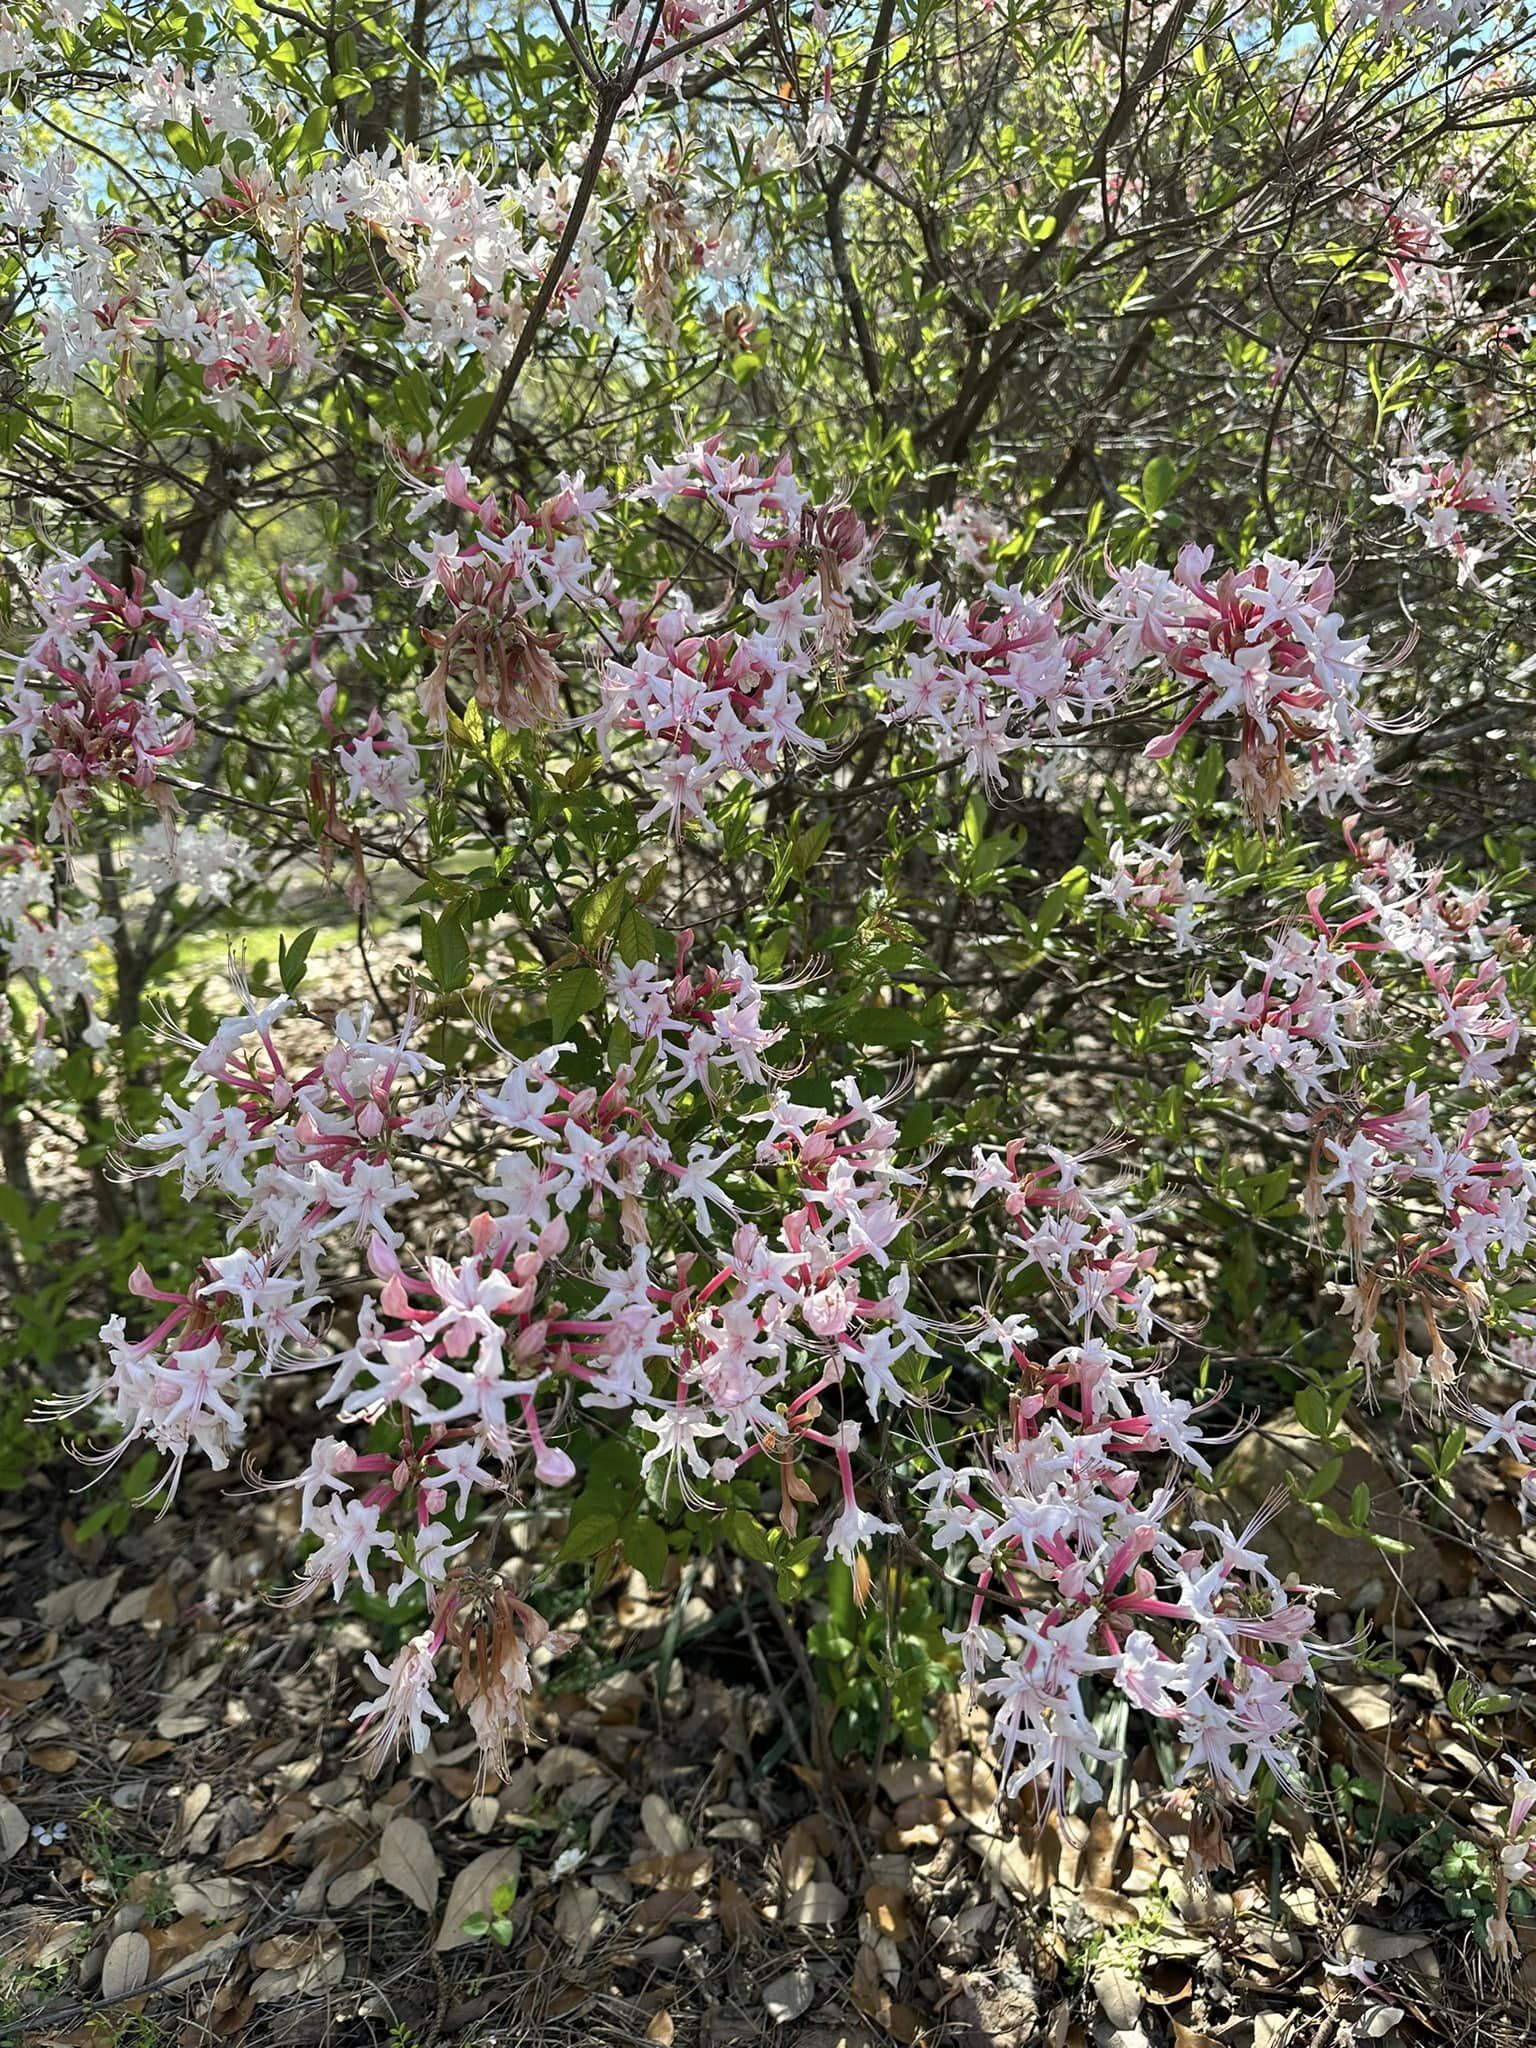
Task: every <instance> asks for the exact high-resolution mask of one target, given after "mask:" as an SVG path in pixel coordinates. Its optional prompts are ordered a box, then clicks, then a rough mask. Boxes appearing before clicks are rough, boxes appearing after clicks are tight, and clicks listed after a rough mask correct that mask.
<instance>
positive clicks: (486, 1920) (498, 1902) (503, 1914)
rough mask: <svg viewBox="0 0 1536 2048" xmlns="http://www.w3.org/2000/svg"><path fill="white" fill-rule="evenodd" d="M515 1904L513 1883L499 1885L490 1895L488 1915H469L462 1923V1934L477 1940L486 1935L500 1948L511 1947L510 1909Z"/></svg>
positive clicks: (515, 1887) (515, 1888)
mask: <svg viewBox="0 0 1536 2048" xmlns="http://www.w3.org/2000/svg"><path fill="white" fill-rule="evenodd" d="M516 1904H517V1886H516V1884H515V1883H511V1884H499V1885H497V1887H496V1889H495V1891H493V1892H492V1893H491V1910H490V1912H489V1913H471V1914H470V1916H469V1918H468V1919H467V1920H466V1921H465V1922H464V1932H465V1933H466V1934H473V1935H475V1936H476V1937H477V1938H478V1937H479V1936H482V1935H486V1934H488V1935H489V1936H490V1937H491V1939H492V1941H494V1942H496V1943H497V1944H498V1946H499V1947H501V1948H510V1947H511V1946H512V1908H513V1907H514V1906H515V1905H516Z"/></svg>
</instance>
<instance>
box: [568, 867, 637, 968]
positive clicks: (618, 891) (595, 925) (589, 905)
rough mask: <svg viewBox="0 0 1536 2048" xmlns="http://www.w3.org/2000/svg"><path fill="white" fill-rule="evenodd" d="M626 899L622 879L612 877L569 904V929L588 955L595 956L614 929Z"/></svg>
mask: <svg viewBox="0 0 1536 2048" xmlns="http://www.w3.org/2000/svg"><path fill="white" fill-rule="evenodd" d="M627 900H628V897H627V893H626V884H625V878H624V877H623V875H615V876H613V877H612V879H611V880H609V881H606V882H603V883H601V884H599V886H598V887H597V888H596V889H593V890H590V891H589V892H588V893H587V894H586V895H585V896H583V897H581V898H580V899H579V901H577V902H576V903H575V904H573V905H572V907H571V929H572V930H573V931H574V932H575V934H576V936H577V938H578V939H579V940H580V942H581V944H582V946H583V947H584V949H585V950H586V951H587V952H588V953H596V952H597V951H598V950H599V949H600V948H601V946H602V944H603V941H604V940H605V939H606V938H608V936H609V934H610V933H612V932H613V931H614V930H616V929H617V926H618V922H619V919H620V918H621V917H622V916H623V914H624V905H625V903H626V902H627Z"/></svg>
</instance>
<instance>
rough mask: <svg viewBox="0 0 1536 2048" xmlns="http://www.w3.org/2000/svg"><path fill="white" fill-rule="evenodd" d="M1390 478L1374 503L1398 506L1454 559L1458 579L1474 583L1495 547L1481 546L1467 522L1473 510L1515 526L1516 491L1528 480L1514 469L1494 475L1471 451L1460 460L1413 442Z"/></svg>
mask: <svg viewBox="0 0 1536 2048" xmlns="http://www.w3.org/2000/svg"><path fill="white" fill-rule="evenodd" d="M1384 482H1385V484H1386V489H1385V490H1384V491H1382V492H1381V493H1379V494H1378V496H1377V497H1376V498H1375V499H1373V501H1372V502H1373V503H1375V504H1377V505H1391V506H1395V507H1396V508H1397V510H1398V511H1400V512H1401V513H1402V515H1403V517H1404V519H1405V520H1406V521H1407V523H1408V524H1409V526H1411V527H1412V528H1413V529H1414V530H1415V531H1416V532H1417V533H1419V534H1421V535H1422V536H1423V539H1424V544H1425V546H1426V547H1429V548H1435V549H1440V550H1442V551H1443V552H1444V553H1446V554H1449V555H1450V556H1452V557H1453V558H1454V560H1455V563H1456V579H1457V581H1458V582H1459V583H1473V584H1475V583H1477V582H1478V566H1479V564H1480V563H1481V562H1483V561H1485V560H1486V559H1487V558H1488V556H1489V555H1490V554H1492V553H1493V552H1494V550H1493V549H1492V548H1491V547H1480V546H1475V545H1474V544H1473V543H1472V542H1471V541H1470V540H1469V539H1468V538H1467V534H1466V531H1465V528H1464V526H1463V523H1462V522H1463V521H1464V520H1465V519H1466V518H1467V517H1468V516H1469V515H1471V516H1474V517H1476V518H1480V519H1487V520H1490V521H1492V522H1493V524H1494V525H1495V526H1510V525H1512V524H1513V522H1514V517H1515V500H1516V495H1517V493H1518V492H1519V491H1521V490H1522V489H1523V485H1524V479H1523V478H1522V477H1520V476H1517V475H1516V473H1515V472H1514V471H1513V470H1504V471H1500V472H1498V473H1497V474H1494V475H1488V474H1486V473H1485V472H1484V471H1483V470H1482V469H1480V468H1479V467H1478V465H1477V463H1476V462H1475V461H1474V460H1473V458H1472V457H1471V456H1470V455H1464V456H1463V457H1462V458H1461V460H1460V461H1459V462H1458V461H1454V460H1452V459H1451V458H1449V457H1447V456H1443V455H1440V454H1438V453H1436V452H1434V451H1433V450H1429V449H1423V448H1419V447H1417V446H1412V445H1410V447H1409V448H1408V449H1407V450H1406V451H1405V453H1404V454H1403V456H1402V457H1401V458H1400V459H1399V460H1398V461H1397V462H1395V463H1394V464H1392V466H1391V467H1390V468H1389V469H1388V470H1387V472H1386V476H1385V478H1384Z"/></svg>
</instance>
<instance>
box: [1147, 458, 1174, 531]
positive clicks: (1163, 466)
mask: <svg viewBox="0 0 1536 2048" xmlns="http://www.w3.org/2000/svg"><path fill="white" fill-rule="evenodd" d="M1178 481H1179V472H1178V469H1177V467H1176V466H1175V464H1174V462H1173V460H1172V458H1171V457H1170V456H1167V455H1154V456H1153V458H1152V460H1151V461H1150V462H1149V463H1148V464H1147V466H1146V468H1145V469H1144V470H1143V471H1142V472H1141V504H1142V510H1143V511H1144V512H1145V513H1146V515H1147V517H1148V518H1149V519H1150V518H1151V517H1152V516H1153V514H1154V513H1157V512H1161V511H1162V509H1163V507H1164V506H1165V505H1166V504H1167V502H1168V500H1169V499H1170V498H1171V497H1172V496H1173V493H1174V490H1175V489H1176V487H1177V485H1178Z"/></svg>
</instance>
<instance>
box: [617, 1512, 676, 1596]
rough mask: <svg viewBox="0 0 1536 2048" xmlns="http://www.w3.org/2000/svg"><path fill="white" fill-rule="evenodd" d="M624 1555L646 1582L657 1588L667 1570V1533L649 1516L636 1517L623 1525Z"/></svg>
mask: <svg viewBox="0 0 1536 2048" xmlns="http://www.w3.org/2000/svg"><path fill="white" fill-rule="evenodd" d="M624 1555H625V1557H626V1558H627V1559H628V1560H629V1562H630V1563H631V1564H632V1565H633V1566H634V1568H635V1570H636V1571H637V1572H644V1574H645V1577H646V1582H647V1584H649V1585H652V1586H659V1585H660V1584H661V1582H662V1580H663V1579H664V1578H665V1576H666V1570H667V1532H666V1530H665V1529H663V1528H662V1526H661V1524H660V1523H659V1522H653V1521H652V1520H651V1518H650V1516H649V1515H637V1516H636V1517H635V1519H634V1521H632V1522H629V1523H627V1524H626V1525H625V1529H624Z"/></svg>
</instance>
